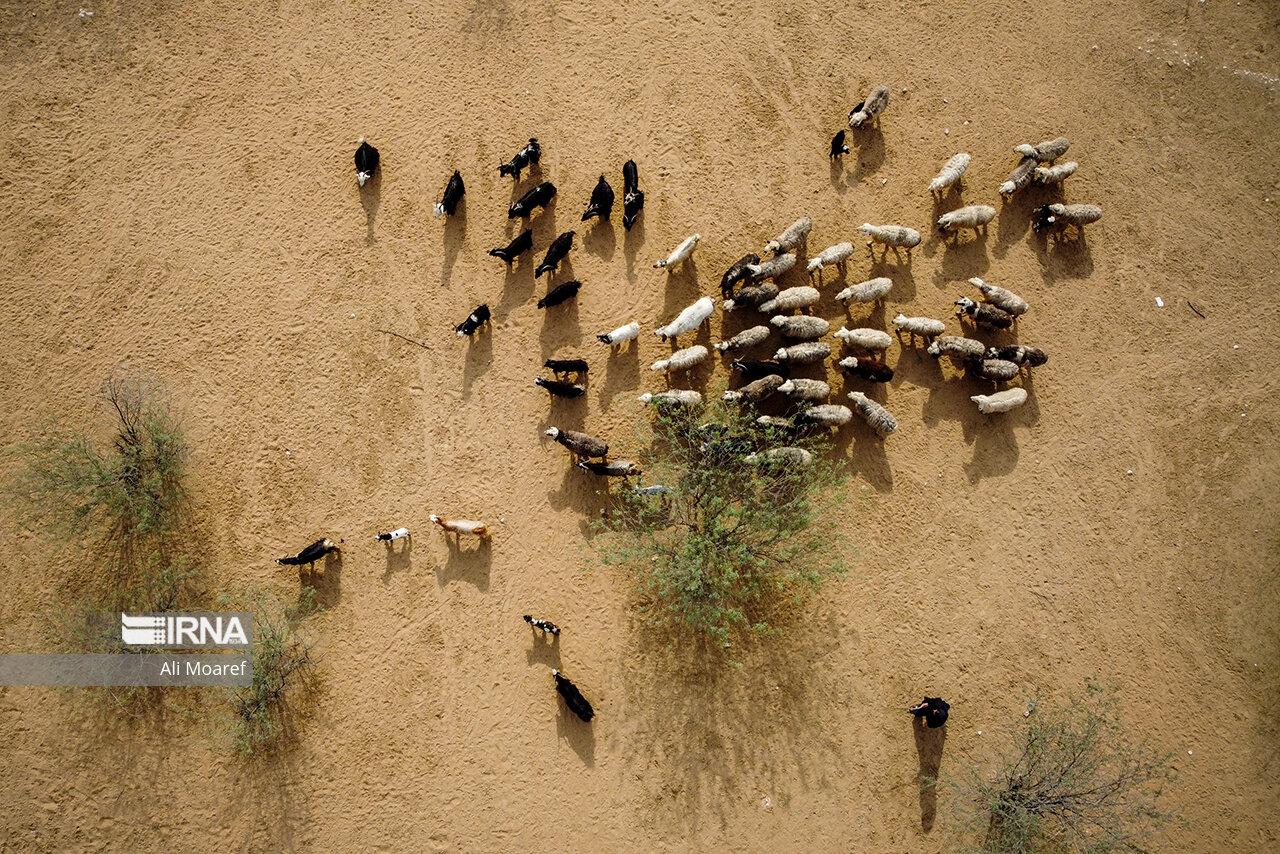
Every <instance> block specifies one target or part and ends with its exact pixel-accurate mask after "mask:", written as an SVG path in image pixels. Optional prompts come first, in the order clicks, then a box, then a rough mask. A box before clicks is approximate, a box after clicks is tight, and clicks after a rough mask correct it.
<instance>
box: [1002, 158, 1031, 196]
mask: <svg viewBox="0 0 1280 854" xmlns="http://www.w3.org/2000/svg"><path fill="white" fill-rule="evenodd" d="M1035 170H1036V159H1035V158H1034V157H1024V158H1022V159H1021V160H1020V161H1018V165H1017V166H1015V167H1013V171H1012V172H1010V173H1009V180H1007V181H1005V182H1004V183H1003V184H1001V185H1000V195H1002V196H1004V197H1005V198H1006V199H1007V198H1009V197H1010V196H1012V195H1013V194H1014V193H1016V192H1018V191H1019V190H1021V189H1022V188H1023V187H1025V186H1027V185H1028V184H1030V183H1031V179H1032V177H1034V176H1035Z"/></svg>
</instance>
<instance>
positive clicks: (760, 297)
mask: <svg viewBox="0 0 1280 854" xmlns="http://www.w3.org/2000/svg"><path fill="white" fill-rule="evenodd" d="M784 257H785V256H784ZM777 295H778V286H777V285H775V284H774V283H773V282H763V283H761V284H759V285H747V286H746V287H745V288H743V289H742V290H740V291H738V294H737V296H735V297H734V298H733V299H727V300H725V301H724V310H725V311H733V310H734V309H736V308H739V307H740V306H744V305H759V304H760V303H762V302H766V301H768V300H771V299H773V298H774V297H776V296H777Z"/></svg>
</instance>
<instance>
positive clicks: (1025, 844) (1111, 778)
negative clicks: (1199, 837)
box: [962, 681, 1172, 854]
mask: <svg viewBox="0 0 1280 854" xmlns="http://www.w3.org/2000/svg"><path fill="white" fill-rule="evenodd" d="M1170 758H1171V757H1170V755H1169V754H1168V753H1166V752H1163V751H1161V750H1158V749H1156V748H1155V747H1153V746H1152V745H1151V744H1150V742H1149V741H1148V740H1146V739H1143V740H1142V741H1140V742H1138V743H1137V744H1136V745H1135V744H1134V743H1133V741H1132V739H1131V737H1130V735H1129V733H1128V732H1127V731H1126V730H1125V729H1124V727H1123V726H1122V724H1121V723H1120V720H1119V714H1118V707H1117V703H1116V700H1115V697H1114V695H1113V693H1112V692H1110V691H1108V690H1106V689H1104V688H1103V687H1102V686H1100V685H1098V684H1097V683H1095V682H1092V681H1090V682H1087V683H1086V691H1085V693H1084V695H1083V696H1077V697H1072V698H1071V699H1070V700H1069V701H1068V702H1067V704H1066V705H1064V706H1062V707H1061V708H1046V707H1045V706H1042V705H1041V704H1040V703H1039V699H1038V696H1037V698H1036V699H1033V700H1032V701H1031V712H1030V714H1029V715H1028V717H1027V721H1026V726H1025V727H1024V728H1023V729H1022V730H1021V731H1020V732H1018V733H1017V734H1016V735H1015V736H1014V738H1013V745H1012V748H1011V750H1010V751H1009V752H1008V753H1007V754H1006V755H1005V756H1004V757H1003V758H1002V759H1000V760H999V761H998V762H997V764H996V767H995V770H994V771H993V772H992V774H991V775H990V776H984V775H983V774H982V773H981V772H980V771H979V770H978V768H977V767H971V769H970V775H969V778H968V780H967V781H966V784H964V785H963V786H962V788H963V789H965V790H966V791H965V794H966V795H967V796H968V797H967V798H966V799H965V801H967V803H968V805H969V807H970V808H971V810H972V811H971V812H970V813H969V814H968V816H967V817H968V819H969V824H970V825H971V830H972V831H975V832H976V833H977V835H979V836H980V837H981V839H982V841H981V843H980V844H979V845H978V846H977V849H976V850H978V851H980V852H983V854H1040V852H1055V854H1056V852H1090V854H1104V852H1114V851H1125V852H1139V851H1144V850H1145V849H1144V848H1143V847H1142V843H1143V841H1144V840H1145V839H1147V838H1149V837H1151V836H1152V835H1153V834H1155V833H1156V832H1157V831H1158V830H1159V829H1160V828H1161V827H1162V826H1163V824H1164V823H1165V821H1166V820H1167V818H1168V816H1167V815H1166V814H1165V813H1164V812H1162V811H1161V810H1160V809H1159V808H1158V806H1157V801H1158V800H1159V798H1160V795H1161V792H1162V787H1163V785H1164V783H1165V782H1167V781H1168V780H1170V779H1171V777H1172V769H1171V768H1170V765H1169V762H1170Z"/></svg>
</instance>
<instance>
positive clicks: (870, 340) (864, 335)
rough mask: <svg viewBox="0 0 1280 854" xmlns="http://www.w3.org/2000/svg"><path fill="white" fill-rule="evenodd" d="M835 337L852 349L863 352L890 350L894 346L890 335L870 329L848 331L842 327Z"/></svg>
mask: <svg viewBox="0 0 1280 854" xmlns="http://www.w3.org/2000/svg"><path fill="white" fill-rule="evenodd" d="M835 336H836V337H837V338H839V339H840V340H841V341H843V342H844V343H845V344H847V345H848V346H850V347H860V348H862V349H863V350H888V349H889V346H890V345H891V344H893V339H892V338H890V337H889V333H888V332H885V331H884V330H882V329H868V328H866V327H860V328H858V329H847V328H845V327H841V328H840V329H839V331H837V332H836V333H835Z"/></svg>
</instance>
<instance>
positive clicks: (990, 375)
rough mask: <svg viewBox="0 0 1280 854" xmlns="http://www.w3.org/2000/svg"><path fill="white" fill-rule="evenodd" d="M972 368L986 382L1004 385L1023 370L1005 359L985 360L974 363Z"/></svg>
mask: <svg viewBox="0 0 1280 854" xmlns="http://www.w3.org/2000/svg"><path fill="white" fill-rule="evenodd" d="M970 367H971V368H972V369H973V370H974V371H975V372H976V373H977V374H978V376H980V377H982V378H983V379H984V380H991V381H992V382H997V383H1003V382H1008V381H1009V380H1011V379H1013V378H1014V377H1016V376H1017V375H1018V374H1019V373H1020V372H1021V371H1022V369H1021V368H1019V367H1018V366H1017V365H1015V364H1014V363H1013V362H1010V361H1007V360H1005V359H983V360H982V361H981V362H973V363H971V365H970Z"/></svg>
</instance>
